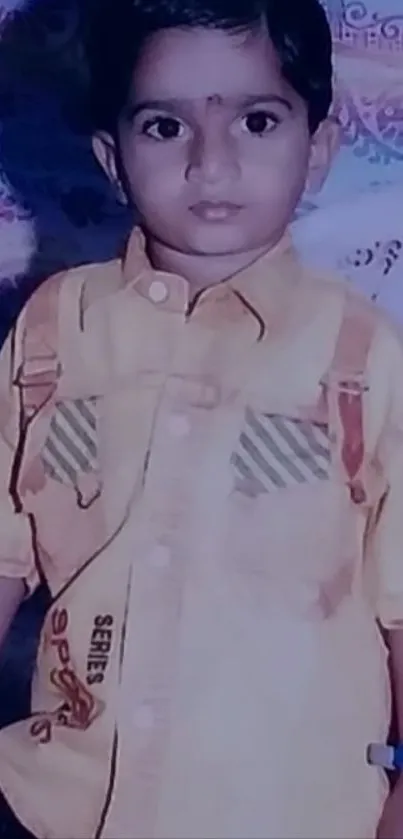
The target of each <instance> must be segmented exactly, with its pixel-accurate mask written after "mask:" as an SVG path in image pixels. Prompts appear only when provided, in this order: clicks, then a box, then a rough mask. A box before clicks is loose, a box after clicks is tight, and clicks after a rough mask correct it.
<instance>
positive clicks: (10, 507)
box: [0, 333, 38, 591]
mask: <svg viewBox="0 0 403 839" xmlns="http://www.w3.org/2000/svg"><path fill="white" fill-rule="evenodd" d="M13 345H14V333H12V334H11V335H10V336H9V337H8V338H7V340H6V341H5V343H4V345H3V347H2V349H1V352H0V576H2V577H8V578H15V579H22V580H24V581H25V582H26V585H27V588H28V590H29V591H32V590H33V589H34V588H35V587H36V585H37V583H38V575H37V571H36V563H35V557H34V551H33V543H32V532H31V523H30V519H29V516H28V515H27V514H26V513H25V512H23V511H19V510H18V508H17V505H16V503H15V501H14V499H13V497H12V494H11V492H10V482H11V477H12V469H13V463H14V459H15V456H16V451H17V447H18V404H17V394H16V393H15V392H14V391H15V388H13V383H12V379H13V364H12V357H13Z"/></svg>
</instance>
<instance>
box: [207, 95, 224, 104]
mask: <svg viewBox="0 0 403 839" xmlns="http://www.w3.org/2000/svg"><path fill="white" fill-rule="evenodd" d="M207 103H208V104H209V105H222V103H223V98H222V96H220V94H219V93H212V94H211V96H208V97H207Z"/></svg>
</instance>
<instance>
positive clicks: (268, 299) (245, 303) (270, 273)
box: [122, 227, 302, 335]
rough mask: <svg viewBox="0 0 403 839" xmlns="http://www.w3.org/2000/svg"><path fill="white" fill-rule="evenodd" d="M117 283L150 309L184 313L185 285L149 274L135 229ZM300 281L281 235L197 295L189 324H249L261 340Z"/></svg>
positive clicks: (142, 239)
mask: <svg viewBox="0 0 403 839" xmlns="http://www.w3.org/2000/svg"><path fill="white" fill-rule="evenodd" d="M122 269H123V280H124V286H125V287H126V288H131V289H133V290H134V291H136V293H138V294H140V295H141V296H142V297H143V298H146V299H148V300H149V302H150V304H152V305H154V306H157V307H158V308H160V309H163V310H166V311H167V312H169V311H171V312H186V311H188V308H189V285H188V283H187V282H186V280H185V279H184V278H183V277H181V276H179V275H176V274H172V273H168V272H165V271H159V270H155V269H154V268H153V267H152V266H151V263H150V261H149V259H148V257H147V254H146V247H145V236H144V234H143V233H142V231H141V229H140V228H139V227H136V228H135V229H134V231H133V233H132V235H131V237H130V239H129V243H128V247H127V251H126V255H125V257H124V259H123V263H122ZM301 276H302V268H301V264H300V262H299V259H298V257H297V254H296V252H295V249H294V246H293V243H292V239H291V235H290V234H289V233H286V234H285V235H284V236H283V238H282V239H281V240H280V241H279V243H278V244H277V245H276V246H275V247H274V248H273V249H272V250H270V251H269V252H267V253H266V254H264V255H263V256H262V257H260V258H259V259H257V260H256V261H255V262H253V263H252V264H251V265H249V266H248V267H247V268H245V269H243V270H242V271H240V272H239V273H237V274H235V275H234V276H232V277H230V278H229V279H228V280H225V281H223V282H222V283H219V284H218V285H215V286H212V287H211V288H208V289H206V290H205V291H203V292H202V293H201V294H199V295H198V298H197V302H196V305H195V307H194V309H193V311H192V318H195V319H197V320H199V319H202V320H203V321H206V322H208V323H211V324H212V325H213V324H215V323H218V322H220V323H222V322H223V320H227V321H232V322H233V321H236V320H238V319H244V318H245V317H249V318H253V319H254V320H255V322H256V325H257V326H258V329H259V333H260V335H262V334H263V333H265V332H266V331H267V330H270V327H271V326H272V324H273V323H274V322H277V323H278V314H279V308H280V309H281V308H284V307H285V305H286V304H287V303H288V301H289V296H290V291H291V290H293V289H295V286H296V284H297V283H298V284H299V281H300V279H301Z"/></svg>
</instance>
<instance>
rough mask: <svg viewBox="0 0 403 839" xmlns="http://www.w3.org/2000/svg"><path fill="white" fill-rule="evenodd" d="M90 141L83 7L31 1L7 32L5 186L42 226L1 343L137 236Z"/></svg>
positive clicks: (0, 98) (3, 53) (0, 119)
mask: <svg viewBox="0 0 403 839" xmlns="http://www.w3.org/2000/svg"><path fill="white" fill-rule="evenodd" d="M0 13H1V0H0ZM0 19H1V18H0ZM90 135H91V125H90V122H89V106H88V100H87V88H86V69H85V63H84V59H83V55H82V50H81V47H80V40H79V32H78V10H77V6H76V3H75V2H74V0H31V1H30V2H29V3H28V4H26V7H25V8H22V9H20V10H17V11H15V12H14V13H13V14H12V15H11V16H8V17H7V18H6V19H5V22H4V23H3V25H2V26H1V34H0V180H1V172H3V173H4V177H5V180H6V181H7V182H8V183H9V184H10V187H11V191H12V194H13V196H15V199H16V205H17V209H16V210H14V213H15V212H17V213H19V214H20V215H21V216H22V217H23V218H33V219H34V222H35V229H36V238H37V245H36V249H35V253H34V255H33V258H32V259H31V263H30V265H29V268H28V270H27V272H26V274H25V275H24V276H23V277H20V278H19V280H18V282H17V283H14V282H13V283H7V282H3V283H2V288H1V289H0V342H2V341H3V340H4V337H5V335H6V334H7V332H8V329H9V327H10V325H11V323H12V322H13V321H14V319H15V316H16V314H17V313H18V311H19V310H20V308H21V306H22V304H23V303H24V301H25V300H26V298H27V297H28V296H29V294H30V293H31V292H32V290H33V289H34V288H35V287H36V286H37V285H38V284H39V283H40V282H41V281H42V280H43V279H44V278H45V277H47V276H49V275H50V274H52V273H53V272H55V271H57V270H60V269H61V268H65V267H71V266H74V265H78V264H82V263H85V262H95V261H98V260H99V261H103V260H106V259H109V258H111V257H113V256H115V255H116V253H117V250H118V249H120V248H121V244H122V240H123V239H124V238H125V236H126V235H127V231H128V228H129V226H130V222H131V219H130V218H129V215H128V213H127V211H125V210H124V209H123V208H122V207H120V205H119V204H118V203H117V202H116V200H115V198H114V196H113V194H112V192H111V190H110V188H109V186H108V184H107V182H106V180H105V179H104V178H103V175H102V174H101V172H100V170H99V168H98V166H97V165H96V163H95V161H94V160H93V157H92V151H91V143H90ZM0 202H1V193H0ZM0 212H1V204H0ZM10 215H12V213H10ZM6 223H7V222H6ZM9 223H15V220H14V221H13V220H10V222H9ZM0 258H1V254H0Z"/></svg>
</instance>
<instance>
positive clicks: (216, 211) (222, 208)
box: [190, 201, 242, 221]
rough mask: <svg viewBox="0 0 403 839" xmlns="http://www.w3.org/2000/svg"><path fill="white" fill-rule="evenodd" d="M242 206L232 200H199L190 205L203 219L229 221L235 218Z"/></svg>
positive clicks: (192, 210) (196, 214)
mask: <svg viewBox="0 0 403 839" xmlns="http://www.w3.org/2000/svg"><path fill="white" fill-rule="evenodd" d="M241 209H242V207H241V206H240V205H239V204H233V203H232V202H230V201H199V203H198V204H193V205H192V206H191V207H190V210H191V212H192V213H194V215H195V216H197V217H198V218H200V219H202V221H228V220H229V219H232V218H234V217H235V216H236V215H238V213H239V212H240V210H241Z"/></svg>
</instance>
